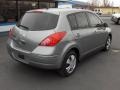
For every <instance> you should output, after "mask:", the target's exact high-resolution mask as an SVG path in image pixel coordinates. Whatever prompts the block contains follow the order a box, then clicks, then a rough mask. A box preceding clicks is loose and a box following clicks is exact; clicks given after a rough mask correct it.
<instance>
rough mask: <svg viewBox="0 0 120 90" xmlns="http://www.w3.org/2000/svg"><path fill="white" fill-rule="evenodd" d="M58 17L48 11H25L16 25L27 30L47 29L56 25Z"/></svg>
mask: <svg viewBox="0 0 120 90" xmlns="http://www.w3.org/2000/svg"><path fill="white" fill-rule="evenodd" d="M58 17H59V16H58V15H55V14H50V13H39V12H36V13H35V12H34V13H26V14H25V15H24V16H23V18H22V19H21V20H20V22H19V23H18V25H17V26H19V27H22V28H27V29H29V30H49V29H53V28H55V27H56V25H57V22H58Z"/></svg>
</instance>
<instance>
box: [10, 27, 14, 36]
mask: <svg viewBox="0 0 120 90" xmlns="http://www.w3.org/2000/svg"><path fill="white" fill-rule="evenodd" d="M13 33H14V29H13V28H12V29H10V31H9V38H12V37H13Z"/></svg>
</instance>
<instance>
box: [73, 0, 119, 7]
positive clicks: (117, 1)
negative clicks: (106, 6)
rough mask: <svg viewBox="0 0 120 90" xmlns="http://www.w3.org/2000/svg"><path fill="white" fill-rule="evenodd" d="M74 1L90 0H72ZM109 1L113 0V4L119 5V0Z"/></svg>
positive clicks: (84, 0)
mask: <svg viewBox="0 0 120 90" xmlns="http://www.w3.org/2000/svg"><path fill="white" fill-rule="evenodd" d="M74 1H83V2H88V1H90V0H74ZM110 1H111V2H112V1H113V3H114V6H119V7H120V0H110Z"/></svg>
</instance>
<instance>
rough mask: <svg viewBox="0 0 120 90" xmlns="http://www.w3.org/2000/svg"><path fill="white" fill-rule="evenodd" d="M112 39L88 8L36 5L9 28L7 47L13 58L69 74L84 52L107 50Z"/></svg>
mask: <svg viewBox="0 0 120 90" xmlns="http://www.w3.org/2000/svg"><path fill="white" fill-rule="evenodd" d="M111 41H112V34H111V29H110V28H109V27H108V25H107V24H106V23H104V22H103V21H102V20H101V19H100V18H99V16H98V15H96V14H95V13H93V12H91V11H88V10H81V9H37V10H30V11H27V12H26V13H25V15H24V16H23V17H22V18H21V20H20V21H19V22H18V23H17V24H16V26H14V27H13V28H12V29H11V30H10V32H9V39H8V42H7V49H8V52H9V54H10V56H11V57H12V58H13V59H14V60H17V61H20V62H22V63H25V64H29V65H33V66H37V67H40V68H44V69H56V70H58V71H59V73H60V74H61V75H63V76H69V75H71V74H72V73H73V72H74V71H75V69H76V66H77V64H78V62H79V61H80V59H81V58H82V57H83V56H85V55H86V54H88V53H90V52H93V51H95V50H98V49H104V50H106V51H107V50H109V49H110V46H111Z"/></svg>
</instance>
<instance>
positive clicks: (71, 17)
mask: <svg viewBox="0 0 120 90" xmlns="http://www.w3.org/2000/svg"><path fill="white" fill-rule="evenodd" d="M68 20H69V23H70V26H71V28H72V29H76V28H77V22H76V18H75V15H73V14H71V15H68Z"/></svg>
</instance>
